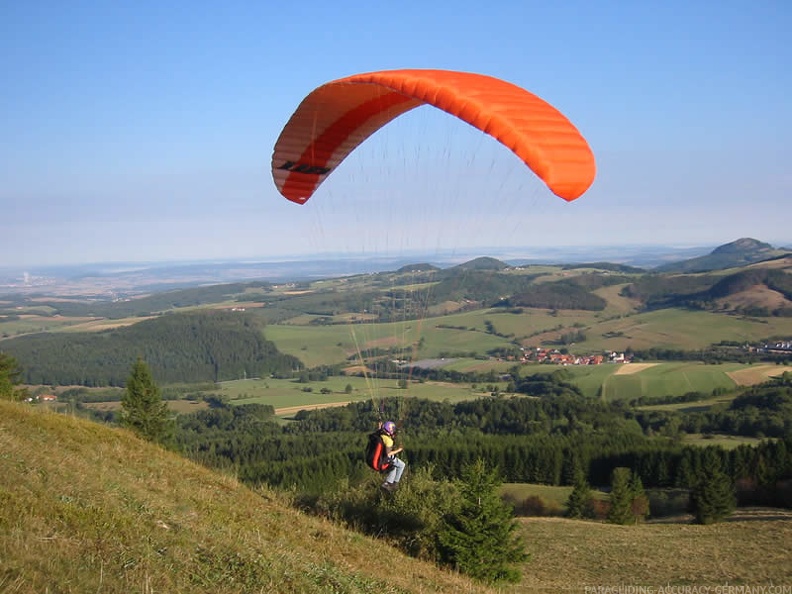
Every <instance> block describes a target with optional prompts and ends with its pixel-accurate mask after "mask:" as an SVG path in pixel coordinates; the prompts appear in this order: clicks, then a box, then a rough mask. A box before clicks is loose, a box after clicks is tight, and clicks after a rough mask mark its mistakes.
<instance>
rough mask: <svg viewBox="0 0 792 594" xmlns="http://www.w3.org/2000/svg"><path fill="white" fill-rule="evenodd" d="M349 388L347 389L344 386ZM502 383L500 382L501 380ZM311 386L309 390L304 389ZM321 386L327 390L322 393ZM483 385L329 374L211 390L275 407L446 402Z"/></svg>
mask: <svg viewBox="0 0 792 594" xmlns="http://www.w3.org/2000/svg"><path fill="white" fill-rule="evenodd" d="M347 386H351V387H352V391H351V392H349V393H347V391H346V387H347ZM501 387H502V384H501ZM306 389H310V390H311V391H310V392H309V391H306ZM322 389H325V390H329V391H330V393H325V394H323V393H322V392H321V391H322ZM482 389H483V388H482V387H477V388H475V389H474V388H473V387H472V386H471V385H470V384H448V383H442V382H410V383H409V385H408V388H407V389H401V388H399V387H398V382H397V380H376V379H374V378H369V379H366V378H363V377H357V376H349V377H346V376H338V377H331V378H329V379H328V380H327V381H320V382H308V383H300V382H298V381H296V380H291V379H283V380H281V379H261V380H238V381H233V382H223V383H221V384H218V385H217V389H215V390H213V391H212V393H215V394H220V395H222V396H225V397H226V398H228V399H229V400H231V401H232V402H233V403H234V404H250V403H256V404H269V405H271V406H272V407H274V408H275V409H276V410H277V409H283V408H294V407H300V406H305V407H315V406H317V405H323V404H325V405H330V404H336V403H339V402H357V401H363V400H373V401H378V400H380V399H383V398H401V399H403V400H404V401H405V402H407V403H408V402H409V398H426V399H429V400H439V401H448V402H459V401H462V400H470V399H472V398H476V397H479V396H482V395H484V394H485V393H484V392H482V391H481V390H482Z"/></svg>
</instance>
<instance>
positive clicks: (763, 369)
mask: <svg viewBox="0 0 792 594" xmlns="http://www.w3.org/2000/svg"><path fill="white" fill-rule="evenodd" d="M788 371H789V372H792V366H790V365H752V366H751V367H746V368H745V369H738V370H737V371H728V372H726V375H728V376H729V377H730V378H731V379H732V380H733V381H734V383H735V384H737V385H738V386H754V385H756V384H762V383H764V382H766V381H767V380H769V379H770V378H771V377H778V376H779V375H783V374H784V373H786V372H788Z"/></svg>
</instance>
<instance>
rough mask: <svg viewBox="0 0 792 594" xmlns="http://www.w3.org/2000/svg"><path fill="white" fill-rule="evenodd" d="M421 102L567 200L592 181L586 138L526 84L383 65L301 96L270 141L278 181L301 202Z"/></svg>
mask: <svg viewBox="0 0 792 594" xmlns="http://www.w3.org/2000/svg"><path fill="white" fill-rule="evenodd" d="M425 104H428V105H433V106H434V107H437V108H438V109H442V110H443V111H445V112H447V113H450V114H452V115H455V116H456V117H458V118H460V119H461V120H464V121H465V122H467V123H468V124H470V125H471V126H474V127H475V128H478V129H479V130H481V131H482V132H486V133H487V134H489V135H490V136H493V137H494V138H496V139H497V140H498V141H500V142H501V143H502V144H504V145H505V146H507V147H508V148H509V149H511V150H512V152H514V153H515V154H516V155H517V156H518V157H519V158H520V159H522V160H523V161H524V162H525V164H526V165H527V166H528V167H530V168H531V170H532V171H534V173H536V175H538V176H539V177H540V178H541V179H542V180H543V181H544V182H545V184H547V187H548V188H550V190H551V191H552V192H553V193H554V194H556V195H557V196H559V197H561V198H563V199H565V200H574V199H575V198H578V197H580V196H581V195H582V194H583V193H584V192H585V191H586V190H587V189H588V188H589V186H590V185H591V184H592V182H593V181H594V176H595V174H596V165H595V163H594V155H593V154H592V152H591V149H590V148H589V146H588V143H587V142H586V140H585V139H584V138H583V136H582V135H581V134H580V132H579V131H578V130H577V128H575V126H573V125H572V123H571V122H570V121H569V120H568V119H567V118H566V117H565V116H564V115H563V114H562V113H561V112H560V111H558V110H557V109H556V108H555V107H553V106H552V105H550V104H549V103H547V102H546V101H544V100H543V99H540V98H539V97H537V96H536V95H534V94H532V93H529V92H528V91H526V90H525V89H522V88H520V87H518V86H516V85H513V84H511V83H509V82H506V81H503V80H500V79H497V78H494V77H491V76H486V75H483V74H474V73H470V72H452V71H448V70H387V71H382V72H370V73H367V74H356V75H354V76H349V77H346V78H341V79H338V80H335V81H332V82H329V83H327V84H324V85H322V86H321V87H318V88H317V89H315V90H314V91H313V92H311V93H310V94H309V95H308V96H307V97H306V98H305V99H303V101H302V103H300V106H299V107H298V108H297V111H295V112H294V114H293V115H292V117H291V119H289V121H288V123H287V124H286V126H285V127H284V128H283V131H282V132H281V134H280V137H279V138H278V141H277V142H276V143H275V149H274V151H273V155H272V177H273V179H274V180H275V185H276V186H277V187H278V190H279V191H280V193H281V194H283V196H285V197H286V198H288V199H289V200H291V201H293V202H297V203H298V204H304V203H305V202H306V201H307V200H308V199H309V198H310V197H311V195H312V194H313V193H314V192H315V191H316V189H317V188H318V187H319V185H320V184H321V183H322V182H323V181H324V180H325V178H326V177H327V176H328V175H330V173H332V171H333V170H334V169H335V168H336V167H337V166H338V165H339V164H340V163H341V161H343V160H344V159H345V158H346V156H347V155H348V154H349V153H351V152H352V151H353V150H355V148H356V147H357V146H358V145H360V143H362V142H363V141H364V140H365V139H366V138H368V137H369V136H371V135H372V134H373V133H374V132H376V131H377V130H379V129H380V128H381V127H382V126H384V125H385V124H387V123H388V122H390V121H391V120H393V119H394V118H396V117H398V116H400V115H402V114H403V113H406V112H407V111H409V110H411V109H414V108H415V107H418V106H419V105H425Z"/></svg>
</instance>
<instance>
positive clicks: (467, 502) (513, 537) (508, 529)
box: [438, 460, 526, 583]
mask: <svg viewBox="0 0 792 594" xmlns="http://www.w3.org/2000/svg"><path fill="white" fill-rule="evenodd" d="M499 485H500V481H499V480H498V478H497V476H496V473H495V471H491V470H488V469H487V467H486V465H485V464H484V462H483V461H482V460H477V461H475V462H473V463H472V464H469V465H467V466H465V468H464V469H463V471H462V480H461V481H460V482H459V483H458V486H459V490H460V493H461V496H462V504H461V506H460V509H459V510H457V511H454V512H452V513H450V514H449V515H448V516H446V517H445V518H444V519H443V522H442V523H441V527H440V529H439V531H438V541H439V550H440V556H441V561H442V562H444V563H446V564H448V565H452V566H454V567H456V568H457V569H458V570H459V571H461V572H462V573H465V574H467V575H469V576H471V577H472V578H474V579H477V580H480V581H483V582H487V583H494V582H498V581H502V580H506V581H512V582H516V581H518V580H519V579H520V573H519V571H518V570H517V569H515V568H514V567H513V564H515V563H519V562H521V561H524V560H525V559H526V554H525V546H524V544H523V542H522V540H521V539H520V537H519V536H518V535H517V534H515V530H516V528H517V524H516V522H515V520H514V517H513V515H512V510H511V509H510V508H509V506H508V505H506V504H505V503H504V502H503V501H502V500H501V498H500V496H499V495H498V491H497V489H498V486H499Z"/></svg>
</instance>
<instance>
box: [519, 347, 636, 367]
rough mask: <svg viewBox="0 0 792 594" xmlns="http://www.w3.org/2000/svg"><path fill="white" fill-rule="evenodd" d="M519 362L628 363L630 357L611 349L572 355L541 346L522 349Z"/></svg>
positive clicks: (567, 363)
mask: <svg viewBox="0 0 792 594" xmlns="http://www.w3.org/2000/svg"><path fill="white" fill-rule="evenodd" d="M522 353H523V354H522V356H521V357H520V363H552V364H554V365H602V364H603V363H629V362H630V357H629V356H626V355H625V354H624V353H617V352H616V351H611V352H608V353H603V354H598V355H573V354H571V353H562V352H561V351H559V350H558V349H546V348H542V347H535V348H527V349H526V348H524V349H522Z"/></svg>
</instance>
